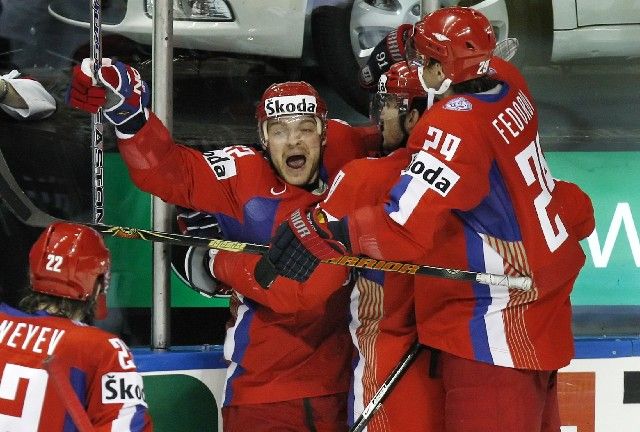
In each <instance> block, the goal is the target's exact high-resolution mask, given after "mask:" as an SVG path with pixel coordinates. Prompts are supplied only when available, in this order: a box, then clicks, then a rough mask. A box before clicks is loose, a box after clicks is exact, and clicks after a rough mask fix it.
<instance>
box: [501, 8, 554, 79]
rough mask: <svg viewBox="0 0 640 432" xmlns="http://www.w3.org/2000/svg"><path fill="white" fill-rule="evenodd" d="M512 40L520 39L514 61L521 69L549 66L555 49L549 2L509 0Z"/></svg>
mask: <svg viewBox="0 0 640 432" xmlns="http://www.w3.org/2000/svg"><path fill="white" fill-rule="evenodd" d="M507 12H508V14H509V36H510V37H515V38H517V39H518V42H519V47H518V53H517V54H516V56H515V57H514V58H513V61H514V62H515V63H516V64H517V65H520V66H524V65H547V64H549V61H550V60H551V50H552V47H553V8H552V5H551V2H550V1H549V0H510V1H509V5H508V7H507Z"/></svg>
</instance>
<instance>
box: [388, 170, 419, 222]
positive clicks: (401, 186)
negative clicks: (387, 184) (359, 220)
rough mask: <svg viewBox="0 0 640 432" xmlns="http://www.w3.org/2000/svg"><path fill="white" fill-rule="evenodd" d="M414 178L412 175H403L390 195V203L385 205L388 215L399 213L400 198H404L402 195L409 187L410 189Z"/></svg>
mask: <svg viewBox="0 0 640 432" xmlns="http://www.w3.org/2000/svg"><path fill="white" fill-rule="evenodd" d="M412 178H413V177H411V176H410V175H406V174H405V175H401V176H400V180H398V181H397V182H396V184H395V185H394V186H393V188H392V189H391V192H390V193H389V196H390V201H387V202H386V203H385V204H384V210H385V212H387V214H391V213H394V212H397V211H398V210H399V209H400V198H402V195H404V193H405V192H406V191H407V187H409V183H411V179H412Z"/></svg>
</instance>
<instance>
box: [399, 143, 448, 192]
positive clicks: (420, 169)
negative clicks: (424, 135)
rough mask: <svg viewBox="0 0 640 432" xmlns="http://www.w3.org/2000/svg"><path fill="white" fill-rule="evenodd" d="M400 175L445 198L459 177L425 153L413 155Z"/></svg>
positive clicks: (442, 163)
mask: <svg viewBox="0 0 640 432" xmlns="http://www.w3.org/2000/svg"><path fill="white" fill-rule="evenodd" d="M402 174H408V175H410V176H411V177H413V178H414V179H416V180H418V181H420V182H421V183H422V184H423V187H424V186H426V188H427V189H431V190H433V191H435V192H437V193H438V194H439V195H441V196H443V197H444V196H447V194H448V193H449V191H451V189H452V188H453V187H454V186H455V184H456V183H457V182H458V180H459V179H460V176H459V175H458V174H457V173H456V172H455V171H454V170H452V169H451V168H449V167H448V166H446V165H445V164H444V162H442V161H440V160H439V159H437V158H436V157H435V156H433V155H431V154H429V153H427V152H423V151H421V152H418V153H417V154H415V155H413V158H412V160H411V164H410V165H409V167H408V168H407V169H405V170H404V171H402Z"/></svg>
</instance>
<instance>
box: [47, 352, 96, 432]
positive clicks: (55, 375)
mask: <svg viewBox="0 0 640 432" xmlns="http://www.w3.org/2000/svg"><path fill="white" fill-rule="evenodd" d="M42 365H43V367H44V369H45V370H46V371H47V373H48V374H49V377H50V378H51V380H52V383H53V387H54V388H55V389H56V393H57V394H58V397H59V398H60V399H61V400H62V403H63V404H64V407H65V408H66V409H67V412H68V413H69V415H70V416H71V419H72V420H73V424H75V425H76V428H78V430H79V431H80V432H95V429H94V427H93V424H91V420H89V416H88V415H87V412H86V411H85V409H84V407H83V406H82V403H80V399H78V395H77V394H76V392H75V390H74V389H73V387H72V386H71V383H70V382H69V376H68V374H67V370H65V368H64V367H63V366H62V364H61V363H60V362H58V361H56V359H55V357H54V356H53V355H50V356H48V357H47V358H46V359H45V360H44V362H43V363H42Z"/></svg>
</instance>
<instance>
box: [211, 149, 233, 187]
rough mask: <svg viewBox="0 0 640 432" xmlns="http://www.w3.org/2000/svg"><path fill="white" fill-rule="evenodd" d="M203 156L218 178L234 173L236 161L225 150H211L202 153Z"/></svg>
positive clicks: (227, 176) (221, 178) (231, 175)
mask: <svg viewBox="0 0 640 432" xmlns="http://www.w3.org/2000/svg"><path fill="white" fill-rule="evenodd" d="M203 156H204V159H205V160H206V161H207V163H208V164H209V168H211V171H213V173H214V174H215V176H216V178H217V179H218V180H224V179H227V178H229V177H233V176H235V175H236V161H235V159H234V158H233V157H232V156H231V155H230V154H229V153H228V152H226V151H225V150H211V151H208V152H205V153H203Z"/></svg>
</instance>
